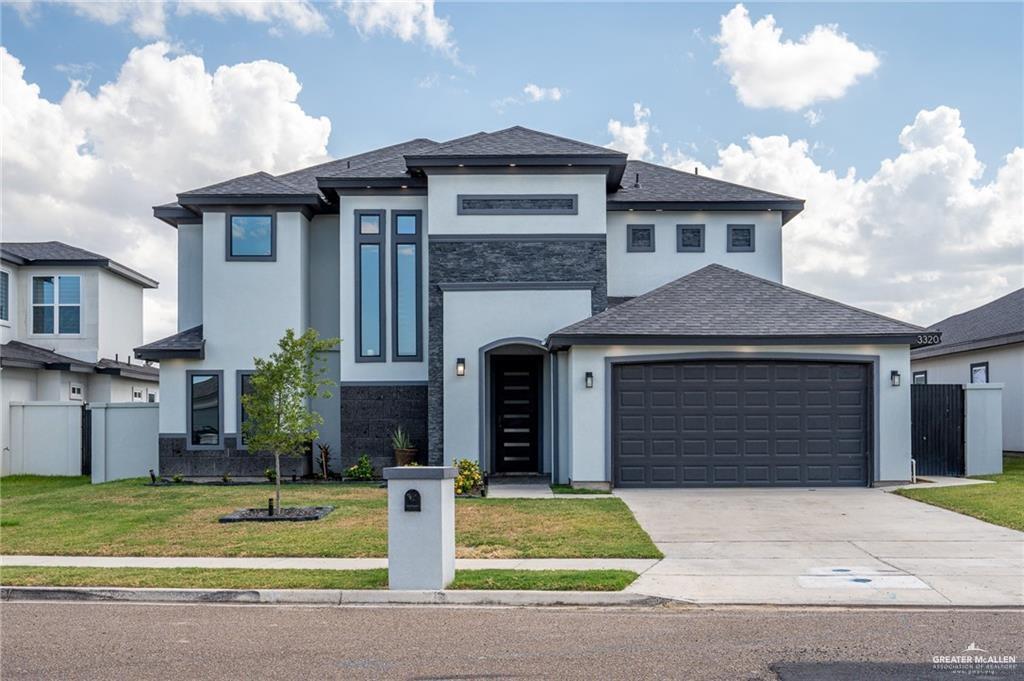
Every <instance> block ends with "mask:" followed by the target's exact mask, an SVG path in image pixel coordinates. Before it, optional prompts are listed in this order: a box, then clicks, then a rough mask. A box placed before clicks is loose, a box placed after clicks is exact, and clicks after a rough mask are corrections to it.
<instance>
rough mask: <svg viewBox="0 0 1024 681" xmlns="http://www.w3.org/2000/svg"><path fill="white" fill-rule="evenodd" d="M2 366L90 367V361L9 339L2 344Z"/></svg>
mask: <svg viewBox="0 0 1024 681" xmlns="http://www.w3.org/2000/svg"><path fill="white" fill-rule="evenodd" d="M0 366H10V367H29V368H39V369H45V368H46V367H54V368H60V367H64V366H67V367H69V368H77V369H89V368H92V367H93V364H92V363H90V362H83V361H82V360H80V359H75V358H74V357H68V356H66V355H60V354H57V353H56V352H54V351H52V350H47V349H46V348H40V347H38V346H35V345H29V344H28V343H22V342H21V341H9V342H7V343H4V344H3V345H0Z"/></svg>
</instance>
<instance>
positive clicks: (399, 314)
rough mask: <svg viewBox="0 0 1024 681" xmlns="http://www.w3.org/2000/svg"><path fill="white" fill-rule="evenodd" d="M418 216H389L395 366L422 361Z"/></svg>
mask: <svg viewBox="0 0 1024 681" xmlns="http://www.w3.org/2000/svg"><path fill="white" fill-rule="evenodd" d="M422 216H423V213H422V212H421V211H418V210H410V211H392V212H391V224H392V235H391V239H392V242H393V246H392V250H391V258H392V260H391V344H392V347H391V358H392V359H393V360H395V361H397V362H418V361H421V360H422V359H423V351H422V349H421V348H420V345H421V337H422V328H423V324H422V309H423V302H422V301H423V273H422V258H421V253H420V244H421V243H422V238H421V232H422V227H421V222H422Z"/></svg>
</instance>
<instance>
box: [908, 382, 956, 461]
mask: <svg viewBox="0 0 1024 681" xmlns="http://www.w3.org/2000/svg"><path fill="white" fill-rule="evenodd" d="M910 424H911V426H910V434H911V447H910V452H911V454H910V455H911V456H912V457H913V458H914V460H915V461H916V462H917V474H918V475H963V474H964V389H963V387H962V386H959V385H940V384H935V385H911V386H910Z"/></svg>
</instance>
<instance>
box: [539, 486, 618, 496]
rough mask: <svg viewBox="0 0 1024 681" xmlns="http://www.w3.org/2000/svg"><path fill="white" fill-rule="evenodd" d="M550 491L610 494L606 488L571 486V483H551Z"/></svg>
mask: <svg viewBox="0 0 1024 681" xmlns="http://www.w3.org/2000/svg"><path fill="white" fill-rule="evenodd" d="M551 491H552V492H554V493H555V494H611V492H610V491H608V490H606V489H587V488H586V487H573V486H571V485H551Z"/></svg>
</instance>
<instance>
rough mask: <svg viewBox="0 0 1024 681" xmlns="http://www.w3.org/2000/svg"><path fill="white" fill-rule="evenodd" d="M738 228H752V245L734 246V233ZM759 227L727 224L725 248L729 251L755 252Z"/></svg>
mask: <svg viewBox="0 0 1024 681" xmlns="http://www.w3.org/2000/svg"><path fill="white" fill-rule="evenodd" d="M736 229H749V230H750V247H749V248H748V247H746V246H733V245H732V233H733V231H734V230H736ZM756 237H757V229H756V228H755V225H726V230H725V250H726V252H727V253H753V252H754V251H755V250H756V245H757V240H756Z"/></svg>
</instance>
